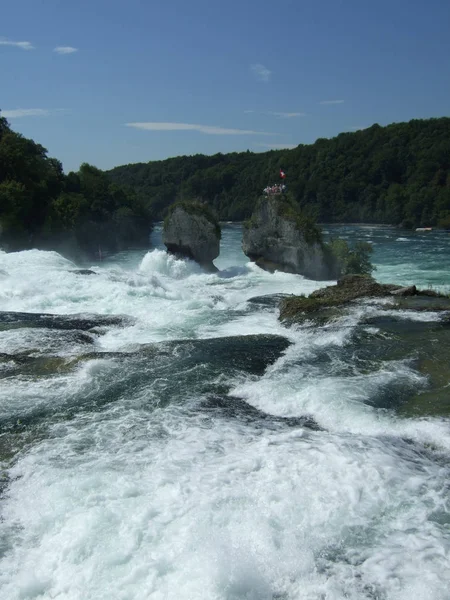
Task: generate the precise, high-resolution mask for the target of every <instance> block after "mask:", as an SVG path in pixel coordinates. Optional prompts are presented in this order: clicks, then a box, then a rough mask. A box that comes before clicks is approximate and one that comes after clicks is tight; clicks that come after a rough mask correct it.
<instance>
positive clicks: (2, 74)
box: [0, 0, 450, 172]
mask: <svg viewBox="0 0 450 600" xmlns="http://www.w3.org/2000/svg"><path fill="white" fill-rule="evenodd" d="M0 108H1V109H2V113H1V114H2V115H3V116H6V117H7V119H8V121H9V122H10V124H11V126H12V127H13V129H14V130H16V131H18V132H20V133H22V134H23V135H25V136H27V137H31V138H33V139H34V140H36V141H37V142H39V143H41V144H42V145H43V146H45V147H46V148H47V149H48V152H49V155H50V156H55V157H57V158H59V159H60V160H61V161H62V162H63V165H64V169H65V171H66V172H67V171H69V170H76V169H78V167H79V166H80V164H81V163H83V162H89V163H91V164H93V165H96V166H97V167H99V168H102V169H109V168H112V167H114V166H117V165H121V164H129V163H135V162H147V161H149V160H160V159H164V158H168V157H171V156H179V155H184V154H188V155H191V154H197V153H204V154H215V153H217V152H223V153H226V152H232V151H245V150H247V149H248V150H251V151H254V152H260V151H267V150H269V149H271V148H291V147H295V146H296V145H298V144H308V143H312V142H314V141H315V140H316V139H317V138H323V137H326V138H328V137H333V136H335V135H337V134H338V133H340V132H342V131H355V130H357V129H362V128H365V127H368V126H370V125H372V124H373V123H379V124H380V125H387V124H389V123H392V122H399V121H407V120H410V119H413V118H429V117H441V116H449V114H450V2H448V1H447V0H377V1H376V2H375V1H371V2H369V1H368V0H277V2H275V1H268V0H227V1H226V2H225V1H223V0H158V1H155V0H77V1H76V2H75V1H74V0H15V1H14V2H4V3H2V7H1V9H0Z"/></svg>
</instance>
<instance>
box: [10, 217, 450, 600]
mask: <svg viewBox="0 0 450 600" xmlns="http://www.w3.org/2000/svg"><path fill="white" fill-rule="evenodd" d="M396 237H399V236H396ZM223 238H224V239H223V241H222V253H221V257H220V259H219V260H218V261H217V265H218V266H219V268H220V272H219V273H218V274H204V273H203V272H202V271H201V269H200V268H199V267H197V266H196V265H195V264H193V263H191V262H184V261H180V260H177V259H175V258H173V257H169V256H167V255H166V253H165V252H163V251H162V250H161V249H158V248H157V249H154V250H151V251H149V252H147V253H145V252H129V253H123V254H122V255H119V256H117V257H112V258H111V259H108V260H107V261H105V262H104V263H101V264H94V265H84V266H89V267H90V268H91V269H92V271H94V272H95V274H93V275H80V274H77V273H74V272H73V270H75V269H76V268H77V266H76V265H74V264H73V263H71V262H70V261H68V260H66V259H64V258H63V257H61V256H60V255H58V254H56V253H53V252H40V251H37V250H31V251H27V252H20V253H14V254H6V253H2V252H0V311H17V312H32V313H52V314H56V315H75V314H81V315H85V316H87V315H91V314H102V315H124V316H126V318H128V319H129V321H124V323H123V324H122V325H121V326H103V327H99V328H97V329H95V330H93V331H89V332H88V333H86V334H84V337H83V336H80V335H77V336H75V335H74V334H72V333H71V332H67V331H59V330H54V329H45V328H44V329H36V328H32V327H28V328H27V327H17V328H9V329H5V330H2V329H0V353H8V354H20V353H24V352H28V353H29V354H30V355H32V356H33V357H36V358H42V357H47V356H49V355H51V356H58V357H62V358H63V359H67V360H72V359H77V357H79V356H80V355H81V354H83V353H84V354H86V353H87V352H89V353H90V358H89V359H86V360H82V361H80V362H76V363H74V366H73V367H72V368H70V369H67V370H64V369H61V370H60V371H58V372H55V373H52V374H50V375H49V374H43V375H42V374H40V375H35V374H19V375H14V376H8V377H4V378H3V379H0V423H3V428H2V429H1V430H0V431H1V434H0V436H1V437H0V444H1V445H0V460H1V461H2V463H1V464H2V480H1V482H0V486H1V487H0V490H1V496H0V597H1V598H5V599H7V600H19V599H20V600H23V599H32V598H35V599H39V600H50V599H52V600H54V599H58V600H97V599H102V600H103V599H105V600H106V599H108V600H110V599H114V600H115V599H117V600H141V599H151V600H172V599H173V600H243V599H245V600H275V599H278V600H281V599H283V600H294V599H302V600H303V599H305V600H317V599H321V600H343V599H344V598H345V599H351V600H361V599H363V600H364V599H367V600H369V599H371V600H375V599H377V600H410V599H411V598H414V599H417V600H422V599H423V600H444V599H447V598H448V597H449V595H448V589H449V584H450V572H449V568H448V564H449V563H448V559H449V552H450V506H449V501H448V492H449V474H450V473H449V471H450V469H449V466H448V465H449V453H450V428H449V421H448V419H445V418H442V417H426V418H425V417H422V418H401V417H399V416H398V415H397V414H396V413H395V411H394V410H390V409H386V408H385V407H382V408H380V406H378V405H377V404H376V402H375V399H376V398H377V397H378V396H379V395H380V394H381V393H383V391H384V390H394V392H392V393H393V394H394V395H395V389H397V388H400V387H401V388H402V389H403V388H405V389H409V388H411V389H414V388H420V386H424V385H425V384H426V382H425V381H424V377H423V376H422V375H420V374H419V373H418V372H417V370H415V369H414V368H413V366H412V364H411V363H410V362H409V361H407V360H388V361H386V362H385V363H383V364H381V366H380V364H378V363H377V364H376V365H375V364H374V365H373V367H372V369H371V370H370V371H367V364H365V365H364V368H363V367H362V366H361V365H360V363H359V362H358V360H356V358H355V357H354V355H353V350H352V348H353V346H352V344H354V338H355V327H356V325H357V324H358V323H359V322H360V321H361V319H362V317H363V315H367V314H370V315H376V314H378V311H379V308H377V307H376V306H373V305H370V304H367V306H364V305H360V306H358V307H355V309H354V310H353V311H352V312H350V314H349V315H348V316H347V317H345V319H343V320H342V321H340V322H338V323H337V324H334V325H333V326H329V327H327V326H325V327H321V328H316V327H313V326H311V325H309V324H306V325H305V326H303V327H294V328H287V327H285V326H283V325H282V324H281V323H280V322H279V320H278V310H277V308H276V306H275V305H271V304H270V303H269V304H267V305H264V304H258V303H255V302H253V301H252V300H251V299H252V298H254V297H256V296H258V297H259V296H265V295H268V294H287V293H289V294H290V293H295V294H309V293H310V292H311V291H313V290H314V289H317V288H318V287H321V286H323V285H324V283H323V282H321V283H318V282H313V281H309V280H306V279H304V278H302V277H300V276H295V275H290V274H283V273H275V274H269V273H266V272H264V271H262V270H260V269H259V268H258V267H256V266H255V265H253V264H251V263H248V262H247V260H246V258H245V257H244V256H243V255H242V253H241V252H240V249H239V238H240V230H239V228H238V227H236V226H232V227H229V228H228V229H225V230H224V235H223ZM395 241H396V239H395V238H394V239H393V241H392V242H391V243H392V244H393V248H395V252H397V246H395V244H394V242H395ZM397 244H398V245H402V246H405V244H404V243H403V242H402V241H400V240H399V241H398V242H397ZM404 260H405V261H406V258H405V259H404ZM439 268H440V267H439V265H436V269H439ZM383 269H384V270H383ZM390 269H391V270H394V269H395V267H394V266H393V264H389V263H388V262H385V264H384V266H383V265H380V270H383V274H385V276H387V275H386V274H388V273H389V272H390V271H389V270H390ZM403 317H404V318H405V319H409V318H418V317H417V315H416V316H415V317H411V315H408V314H406V313H405V314H404V315H403ZM438 318H439V317H437V316H436V315H435V314H433V313H422V315H421V316H420V319H421V320H425V321H426V320H428V321H430V322H433V321H434V320H437V319H438ZM376 331H377V330H376V328H374V327H372V328H371V327H366V328H365V330H364V335H368V336H371V335H375V333H376ZM255 335H257V336H262V337H260V338H258V339H260V340H261V341H260V342H257V343H255V344H254V346H255V347H254V348H253V347H252V352H253V353H255V354H256V355H257V354H258V353H260V354H261V356H262V355H263V354H264V353H265V352H267V351H268V350H267V349H266V347H267V348H268V347H271V346H270V344H272V343H273V344H278V343H279V342H278V341H277V340H280V339H281V338H284V339H286V340H287V341H288V343H289V344H290V345H289V346H288V347H287V348H286V349H284V350H282V351H281V350H280V351H279V352H278V351H277V352H278V354H277V356H276V357H275V359H274V360H273V361H271V363H270V364H268V365H267V366H266V367H265V368H264V369H263V370H261V369H260V367H259V364H257V365H255V363H254V362H252V361H253V358H251V357H249V356H247V352H248V351H247V350H245V352H244V350H242V348H244V349H245V348H246V346H245V343H246V336H255ZM264 336H265V337H264ZM249 339H250V338H249ZM251 339H253V338H251ZM255 339H256V338H255ZM272 340H274V341H273V342H272ZM258 343H260V344H261V345H260V347H259V346H258ZM243 344H244V346H242V345H243ZM274 352H275V350H274ZM274 356H275V354H274ZM5 368H9V367H8V365H6V367H5ZM396 386H397V387H396ZM303 418H308V419H309V421H302V420H301V419H303ZM308 423H310V424H308Z"/></svg>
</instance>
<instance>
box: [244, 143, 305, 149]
mask: <svg viewBox="0 0 450 600" xmlns="http://www.w3.org/2000/svg"><path fill="white" fill-rule="evenodd" d="M254 146H259V147H260V148H274V149H276V148H279V149H281V148H286V149H287V150H291V149H292V148H297V144H261V143H256V142H255V144H254Z"/></svg>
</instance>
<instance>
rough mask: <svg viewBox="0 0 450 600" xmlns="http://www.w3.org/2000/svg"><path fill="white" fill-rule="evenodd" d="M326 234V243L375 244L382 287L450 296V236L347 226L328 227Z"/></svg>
mask: <svg viewBox="0 0 450 600" xmlns="http://www.w3.org/2000/svg"><path fill="white" fill-rule="evenodd" d="M323 231H324V234H325V238H326V239H328V238H329V237H341V238H343V239H345V240H347V241H349V242H354V241H364V242H369V243H370V244H372V246H373V255H372V262H373V263H374V265H375V266H376V268H377V269H376V271H374V277H375V278H376V279H377V280H379V281H380V282H382V283H399V284H405V285H411V284H416V285H418V286H421V287H423V288H432V289H437V290H440V291H442V292H445V293H450V233H447V232H445V231H438V230H436V231H427V232H415V231H414V232H412V231H408V230H404V229H398V228H394V227H371V226H347V225H336V226H327V227H324V228H323Z"/></svg>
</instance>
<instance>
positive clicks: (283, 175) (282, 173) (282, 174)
mask: <svg viewBox="0 0 450 600" xmlns="http://www.w3.org/2000/svg"><path fill="white" fill-rule="evenodd" d="M280 177H281V179H284V178H285V177H286V173H285V172H284V171H283V169H280Z"/></svg>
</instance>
